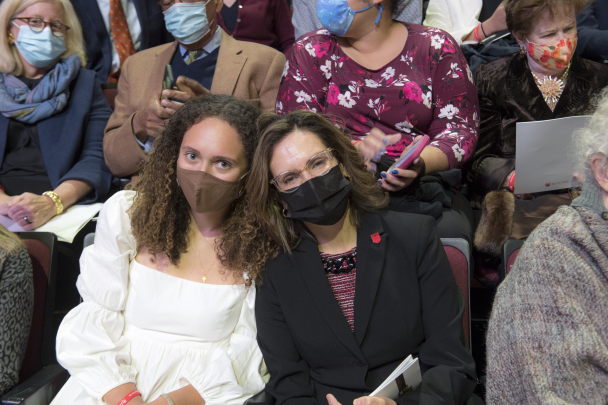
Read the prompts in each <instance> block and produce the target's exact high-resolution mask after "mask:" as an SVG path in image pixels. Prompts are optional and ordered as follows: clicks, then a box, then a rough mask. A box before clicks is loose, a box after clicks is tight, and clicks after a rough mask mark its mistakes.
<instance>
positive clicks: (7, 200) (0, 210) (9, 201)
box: [0, 191, 19, 216]
mask: <svg viewBox="0 0 608 405" xmlns="http://www.w3.org/2000/svg"><path fill="white" fill-rule="evenodd" d="M18 198H19V196H18V195H17V196H13V197H11V196H9V195H7V194H6V193H4V191H0V215H6V216H8V210H9V208H10V207H11V205H13V204H14V203H15V202H16V201H17V199H18Z"/></svg>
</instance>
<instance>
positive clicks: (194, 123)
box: [52, 95, 266, 405]
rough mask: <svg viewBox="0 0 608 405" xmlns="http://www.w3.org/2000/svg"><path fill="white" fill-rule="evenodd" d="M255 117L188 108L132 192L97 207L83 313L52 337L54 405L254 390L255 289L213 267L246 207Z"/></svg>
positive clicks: (233, 110)
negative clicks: (59, 380) (56, 373)
mask: <svg viewBox="0 0 608 405" xmlns="http://www.w3.org/2000/svg"><path fill="white" fill-rule="evenodd" d="M258 115H259V111H258V109H257V108H255V107H253V106H251V105H250V104H249V103H247V102H245V101H241V100H235V99H234V98H232V97H230V96H225V95H212V96H208V97H203V98H199V99H197V100H194V101H192V102H190V103H188V104H186V106H184V108H183V109H181V110H180V111H178V112H177V113H176V114H175V115H174V116H173V117H172V118H171V119H170V120H169V122H168V123H167V126H166V128H165V130H164V132H163V134H162V135H161V136H160V138H159V139H158V140H157V142H156V143H155V149H154V151H153V152H152V153H151V155H150V159H149V160H148V161H147V162H146V164H145V166H144V168H143V170H142V178H141V181H140V183H139V185H138V190H137V192H135V191H121V192H119V193H117V194H115V195H114V196H113V197H111V198H110V199H109V200H108V201H107V202H106V203H105V204H104V206H103V208H102V210H101V214H100V216H99V221H98V225H97V231H96V232H95V243H94V244H93V246H90V247H87V248H86V249H85V250H84V253H83V255H82V258H81V274H80V277H79V279H78V289H79V291H80V294H81V295H82V297H83V303H82V304H80V305H79V306H78V307H76V308H74V309H73V310H72V311H70V313H68V315H67V316H66V318H65V319H64V321H63V323H62V324H61V326H60V328H59V332H58V334H57V359H58V360H59V363H60V364H61V365H62V366H63V367H65V368H66V369H67V370H68V371H69V372H70V374H71V376H72V377H71V378H70V380H68V382H67V383H66V385H65V386H64V387H63V388H62V390H61V391H60V392H59V394H58V395H57V397H56V398H55V400H54V401H53V403H52V404H54V405H64V404H87V405H95V404H99V405H101V404H112V405H113V404H118V403H123V402H120V401H122V400H129V401H128V403H129V405H138V404H143V403H147V404H154V405H167V404H169V405H172V404H175V405H184V404H204V403H207V404H228V405H242V404H243V402H244V401H245V400H246V399H248V398H249V397H251V396H252V395H254V394H256V393H258V392H260V391H261V390H262V389H263V388H264V375H265V374H266V369H265V366H264V363H263V359H262V353H261V352H260V350H259V348H258V345H257V343H256V327H255V318H254V303H255V287H254V285H253V284H252V280H251V278H250V277H248V276H247V274H246V273H245V272H244V269H243V268H242V267H239V268H231V267H227V266H224V259H223V258H222V257H221V254H222V252H224V251H225V250H224V248H226V249H231V247H230V246H229V245H230V243H224V242H223V238H224V237H225V236H226V235H225V234H224V231H223V227H224V224H225V223H226V222H227V221H228V220H229V217H230V216H231V215H234V214H233V212H235V207H236V211H237V212H241V211H242V210H239V208H238V207H239V206H241V205H243V204H244V200H245V198H244V195H242V192H243V187H244V179H245V178H246V177H245V176H246V175H247V173H248V172H249V167H250V165H251V160H252V158H253V153H254V150H255V146H256V144H257V141H258V134H257V131H256V120H257V118H258ZM237 222H238V221H237ZM237 236H239V235H237ZM231 240H237V238H234V237H233V238H232V239H231ZM220 246H221V247H220ZM138 395H139V396H138ZM130 398H132V399H130Z"/></svg>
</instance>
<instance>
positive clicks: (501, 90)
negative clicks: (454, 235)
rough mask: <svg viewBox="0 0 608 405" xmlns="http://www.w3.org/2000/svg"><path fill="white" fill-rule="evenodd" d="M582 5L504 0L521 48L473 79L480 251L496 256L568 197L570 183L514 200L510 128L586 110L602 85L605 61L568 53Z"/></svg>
mask: <svg viewBox="0 0 608 405" xmlns="http://www.w3.org/2000/svg"><path fill="white" fill-rule="evenodd" d="M587 4H588V1H587V0H574V1H569V2H563V1H560V2H554V1H551V0H506V3H505V9H506V12H507V24H508V26H509V29H510V30H511V32H512V33H513V35H514V36H515V37H516V38H517V41H518V43H519V45H520V46H521V52H520V53H519V54H514V55H512V56H508V57H503V58H501V59H498V60H496V61H494V62H491V63H489V64H487V65H482V66H481V67H480V68H479V70H478V72H477V75H476V80H475V83H476V85H477V90H478V92H479V99H480V107H481V126H480V135H479V143H478V144H477V149H476V150H475V154H474V156H473V159H472V167H471V168H470V170H469V172H468V181H469V184H468V186H470V197H471V198H472V199H473V200H475V201H476V202H481V201H483V200H484V198H485V201H486V208H487V210H484V214H483V215H484V216H485V217H484V218H482V220H481V224H482V225H481V226H480V227H479V228H478V229H477V234H476V237H475V238H476V241H475V244H476V246H477V248H478V249H479V250H480V251H482V252H485V253H488V254H491V255H494V256H497V255H498V254H499V253H500V247H501V245H502V244H503V243H504V242H505V241H506V240H507V239H508V238H509V237H511V238H515V239H520V238H522V237H525V236H528V235H529V234H530V232H531V231H532V229H534V228H535V227H536V226H537V225H538V224H539V223H540V222H542V221H543V220H544V219H546V218H547V217H548V216H550V215H551V214H553V213H554V212H555V210H556V209H557V208H558V207H559V206H561V205H564V204H570V202H571V201H572V194H571V192H568V190H559V191H555V192H549V193H548V194H547V193H543V194H536V195H525V196H521V199H517V200H516V201H514V196H513V193H512V191H513V184H514V178H515V177H514V176H515V133H516V124H517V123H518V122H528V121H540V120H549V119H554V118H561V117H569V116H573V115H584V114H586V113H588V110H589V108H590V105H591V101H592V98H593V96H594V95H595V94H596V93H597V92H598V91H599V90H601V89H602V88H604V87H606V86H607V85H608V66H604V65H601V64H599V63H595V62H592V61H589V60H586V59H583V58H581V57H580V56H578V55H576V54H575V53H574V50H575V49H576V46H577V31H576V16H577V14H578V13H579V12H580V11H581V10H583V9H584V8H585V6H587ZM496 190H502V191H496ZM488 193H490V194H488ZM518 198H519V197H518Z"/></svg>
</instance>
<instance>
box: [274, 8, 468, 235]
mask: <svg viewBox="0 0 608 405" xmlns="http://www.w3.org/2000/svg"><path fill="white" fill-rule="evenodd" d="M342 1H343V4H342V3H339V4H338V3H336V2H332V1H328V0H322V1H321V2H319V7H318V13H319V17H320V19H321V21H322V22H323V24H324V25H325V27H326V28H327V30H323V31H318V32H313V33H310V34H309V35H306V36H304V37H303V38H301V39H300V40H298V41H297V42H296V46H295V48H293V49H292V52H291V54H290V57H289V59H288V61H287V64H286V65H285V69H284V71H283V77H282V81H281V87H280V88H279V96H278V99H277V107H276V112H277V114H279V115H283V114H286V113H289V112H291V111H295V110H299V109H307V110H311V111H315V112H319V113H323V114H326V115H329V116H335V117H338V121H341V122H342V123H343V126H344V127H345V128H344V129H345V130H346V132H347V134H348V135H349V136H350V137H351V138H352V140H353V141H354V142H355V143H356V145H355V147H356V148H357V150H358V151H359V152H360V153H361V154H362V155H363V156H364V157H365V158H366V160H367V161H368V162H369V167H370V170H376V169H379V170H378V172H379V173H378V178H379V183H380V184H381V185H382V187H383V188H384V189H386V190H388V191H390V192H391V194H390V195H391V201H390V203H389V206H388V208H389V209H390V210H394V211H410V212H416V213H420V212H424V213H429V215H433V216H434V217H435V218H436V219H437V220H438V226H439V235H440V236H441V237H455V238H465V239H468V240H470V239H471V237H472V226H471V224H470V222H472V212H471V208H470V206H469V203H468V201H466V200H465V199H464V197H462V195H460V194H459V193H458V192H457V191H455V190H453V189H451V188H450V186H451V185H456V183H458V182H459V180H460V171H456V172H453V171H452V172H450V174H449V175H448V174H445V173H441V174H438V175H437V174H436V173H439V172H445V171H449V170H450V169H458V168H460V167H461V166H462V164H463V163H464V162H465V161H466V160H467V159H468V158H469V157H470V156H472V154H473V150H474V148H475V144H476V141H477V129H478V121H479V109H478V105H477V104H478V101H477V92H476V91H475V85H474V84H473V76H472V74H471V72H470V70H469V68H468V66H467V63H466V61H465V59H464V57H463V55H462V53H461V52H460V48H459V47H458V45H457V44H456V42H455V41H454V40H453V38H452V37H451V36H450V35H449V34H447V33H446V32H444V31H442V30H439V29H436V28H428V27H424V26H421V25H416V24H409V23H401V22H398V21H395V20H393V19H392V17H391V10H392V9H393V8H394V7H396V6H397V4H398V1H396V0H390V1H389V0H384V1H382V2H381V1H380V0H375V1H374V3H373V4H372V5H371V6H367V7H365V4H364V3H363V2H362V1H361V0H348V2H347V0H342ZM350 7H354V9H353V8H350ZM348 10H350V11H348ZM353 10H356V11H353ZM343 14H344V15H343ZM349 16H350V17H349ZM353 16H354V17H353ZM368 134H369V135H368ZM385 134H394V135H389V136H386V135H385ZM421 134H427V135H428V136H429V137H430V138H431V143H430V144H429V145H428V146H427V147H426V148H425V149H424V151H423V152H422V155H421V159H419V160H418V161H417V162H416V163H415V164H413V165H411V166H410V167H409V168H406V169H403V170H401V169H398V170H397V169H396V170H394V171H393V170H392V171H391V173H387V170H388V168H389V167H390V165H391V164H392V163H394V161H395V160H396V159H397V158H399V156H400V155H401V153H402V152H403V150H404V149H405V147H406V146H407V145H409V144H411V143H412V141H413V140H414V139H415V137H416V136H417V135H421ZM359 141H360V142H359ZM380 160H382V161H381V162H380V164H379V165H378V166H376V164H375V163H373V162H374V161H376V162H378V161H380ZM425 173H426V174H427V175H428V174H430V173H433V174H434V176H432V177H431V176H427V177H430V180H429V179H424V180H423V182H426V184H425V188H421V187H419V184H420V181H421V180H420V178H422V177H423V176H424V174H425ZM450 183H451V184H450ZM410 184H411V185H412V186H411V187H407V186H409V185H410ZM448 184H449V185H448ZM406 187H407V188H406ZM439 196H440V197H439ZM412 199H413V200H416V201H414V202H413V203H412V201H411V200H412ZM417 200H423V202H424V203H425V208H420V207H421V206H422V205H421V203H420V202H419V201H417ZM427 206H428V208H426V207H427Z"/></svg>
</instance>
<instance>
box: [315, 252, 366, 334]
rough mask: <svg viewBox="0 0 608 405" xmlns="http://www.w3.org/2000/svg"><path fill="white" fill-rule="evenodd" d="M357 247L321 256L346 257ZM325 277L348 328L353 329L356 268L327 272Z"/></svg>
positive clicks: (329, 257) (330, 257)
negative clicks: (334, 272) (345, 271)
mask: <svg viewBox="0 0 608 405" xmlns="http://www.w3.org/2000/svg"><path fill="white" fill-rule="evenodd" d="M356 250H357V248H353V249H352V250H349V251H348V252H346V253H340V254H337V255H329V254H325V253H321V257H322V258H327V259H337V258H340V257H347V256H348V255H350V254H351V253H353V252H355V251H356ZM327 279H328V280H329V285H330V286H331V290H332V291H333V293H334V296H335V297H336V300H337V301H338V305H340V309H342V313H343V314H344V316H345V317H346V320H347V321H348V324H349V325H350V329H351V330H352V331H354V330H355V281H356V279H357V269H356V268H353V270H352V271H351V272H350V273H339V274H333V273H327Z"/></svg>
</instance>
